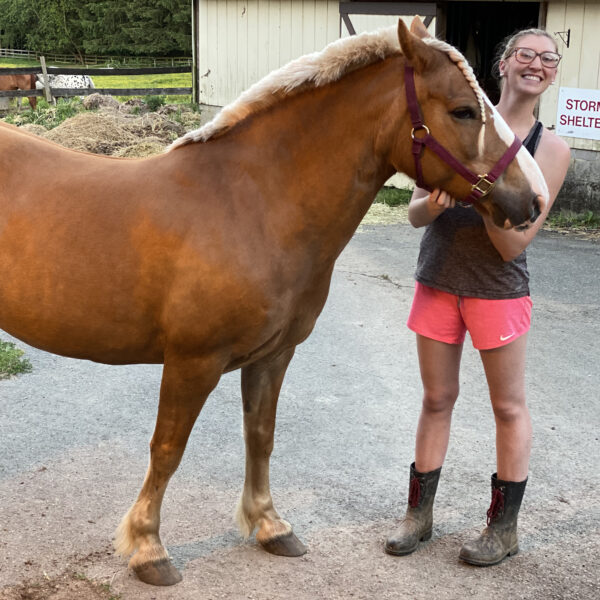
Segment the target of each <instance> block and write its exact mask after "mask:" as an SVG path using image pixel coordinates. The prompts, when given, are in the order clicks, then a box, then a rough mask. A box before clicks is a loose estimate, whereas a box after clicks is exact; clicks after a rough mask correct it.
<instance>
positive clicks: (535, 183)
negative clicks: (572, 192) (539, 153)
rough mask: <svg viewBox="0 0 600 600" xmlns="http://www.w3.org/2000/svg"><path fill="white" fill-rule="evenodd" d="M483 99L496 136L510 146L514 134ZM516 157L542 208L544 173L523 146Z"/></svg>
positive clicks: (544, 198) (545, 191) (492, 106)
mask: <svg viewBox="0 0 600 600" xmlns="http://www.w3.org/2000/svg"><path fill="white" fill-rule="evenodd" d="M485 101H486V104H487V105H488V106H489V108H490V110H491V111H492V122H493V123H494V127H495V129H496V132H497V133H498V136H499V137H500V139H501V140H502V141H503V142H504V143H505V144H506V145H507V146H510V145H511V144H512V143H513V140H514V139H515V134H514V133H513V132H512V129H511V128H510V127H509V126H508V125H507V124H506V121H505V120H504V119H503V118H502V116H501V115H500V113H499V112H498V111H497V110H496V107H495V106H494V105H493V104H492V103H491V102H490V101H489V99H488V98H485ZM516 159H517V162H518V163H519V167H521V171H523V173H524V174H525V176H526V177H527V180H528V181H529V184H530V185H531V189H532V190H533V192H534V193H535V194H537V196H539V197H541V202H540V210H543V209H544V206H546V204H547V203H548V186H547V185H546V180H545V179H544V175H543V174H542V171H541V169H540V167H539V165H538V164H537V163H536V162H535V160H534V158H533V156H531V154H529V152H528V151H527V150H526V149H525V147H524V146H521V148H519V151H518V152H517V156H516Z"/></svg>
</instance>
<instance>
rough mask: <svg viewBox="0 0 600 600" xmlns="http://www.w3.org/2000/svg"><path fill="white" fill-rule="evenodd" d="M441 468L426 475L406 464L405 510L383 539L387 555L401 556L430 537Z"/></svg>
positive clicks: (413, 465)
mask: <svg viewBox="0 0 600 600" xmlns="http://www.w3.org/2000/svg"><path fill="white" fill-rule="evenodd" d="M441 470H442V467H440V468H439V469H436V470H435V471H429V473H419V471H417V470H416V469H415V463H413V464H412V465H410V486H409V493H408V508H407V509H406V515H405V516H404V519H402V521H401V522H400V526H399V528H398V529H397V530H396V531H395V532H394V533H393V534H392V535H391V536H390V537H389V538H388V539H387V540H386V542H385V551H386V552H387V553H388V554H394V555H396V556H403V555H405V554H410V553H411V552H414V551H415V550H416V549H417V546H418V545H419V542H421V541H425V540H428V539H429V538H431V527H432V525H433V500H434V498H435V492H436V490H437V486H438V481H439V479H440V471H441Z"/></svg>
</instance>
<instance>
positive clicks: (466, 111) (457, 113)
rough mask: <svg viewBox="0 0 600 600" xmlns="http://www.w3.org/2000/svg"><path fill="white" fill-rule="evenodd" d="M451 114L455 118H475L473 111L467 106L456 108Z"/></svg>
mask: <svg viewBox="0 0 600 600" xmlns="http://www.w3.org/2000/svg"><path fill="white" fill-rule="evenodd" d="M451 114H452V116H453V117H455V118H457V119H475V118H476V116H475V111H474V110H473V109H472V108H469V107H468V106H464V107H461V108H456V109H454V110H453V111H452V112H451Z"/></svg>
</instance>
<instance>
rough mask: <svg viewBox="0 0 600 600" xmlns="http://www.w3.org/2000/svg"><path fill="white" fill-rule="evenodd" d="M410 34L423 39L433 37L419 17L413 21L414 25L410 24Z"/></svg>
mask: <svg viewBox="0 0 600 600" xmlns="http://www.w3.org/2000/svg"><path fill="white" fill-rule="evenodd" d="M410 32H411V33H412V34H414V35H416V36H417V37H418V38H421V39H423V38H426V37H431V35H430V33H429V31H427V28H426V27H425V25H424V23H423V21H421V19H419V17H415V18H414V19H413V20H412V23H411V24H410Z"/></svg>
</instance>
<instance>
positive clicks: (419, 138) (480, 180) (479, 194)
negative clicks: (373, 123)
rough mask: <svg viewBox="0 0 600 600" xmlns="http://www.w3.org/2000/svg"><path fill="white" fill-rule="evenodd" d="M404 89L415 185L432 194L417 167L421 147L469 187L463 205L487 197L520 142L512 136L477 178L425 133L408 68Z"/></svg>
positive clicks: (419, 165) (421, 167) (419, 160)
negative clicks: (442, 162)
mask: <svg viewBox="0 0 600 600" xmlns="http://www.w3.org/2000/svg"><path fill="white" fill-rule="evenodd" d="M404 73H405V77H404V87H405V88H406V101H407V104H408V110H409V112H410V119H411V122H412V131H411V132H410V137H411V138H412V141H413V143H412V155H413V159H414V161H415V171H416V174H417V185H418V186H419V187H421V188H423V189H426V190H428V191H432V190H431V188H430V187H429V186H428V185H427V184H426V183H425V181H424V180H423V166H422V164H421V157H422V155H423V152H424V151H425V148H426V147H427V148H429V149H430V150H432V151H433V152H435V154H437V155H438V156H439V157H440V158H441V159H442V160H443V161H444V162H445V163H446V164H447V165H448V166H450V167H452V168H453V169H454V171H456V173H458V174H459V175H461V176H462V177H463V178H464V179H466V180H467V181H468V182H469V183H470V184H471V193H470V194H469V195H468V196H467V197H466V198H464V199H463V200H462V201H463V202H474V201H476V200H480V199H481V198H483V197H485V196H487V195H488V194H489V193H490V192H491V191H492V189H493V188H494V186H495V185H496V180H497V179H498V177H500V175H502V173H504V171H505V170H506V168H507V167H508V165H509V164H510V163H511V161H512V160H513V158H514V157H515V155H516V154H517V152H518V151H519V149H520V148H521V140H520V139H519V138H518V137H517V136H515V139H514V140H513V143H512V144H511V145H510V146H509V147H508V149H507V150H506V152H505V153H504V154H503V155H502V156H501V158H500V160H499V161H498V162H497V163H496V164H495V165H494V167H493V168H492V170H491V171H489V173H486V174H485V175H477V174H476V173H474V172H473V171H471V170H470V169H468V168H467V167H465V165H463V164H462V163H461V162H460V161H459V160H458V159H456V158H455V157H454V156H453V155H452V154H450V152H449V151H448V150H446V148H444V147H443V146H442V145H441V144H440V143H439V142H438V141H437V140H436V139H435V138H434V137H433V136H432V135H431V134H430V132H429V128H428V127H427V125H425V123H423V118H422V117H421V110H420V108H419V101H418V100H417V91H416V88H415V76H414V70H413V68H412V67H410V66H408V65H406V66H405V69H404ZM417 132H424V133H423V134H419V135H417Z"/></svg>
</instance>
